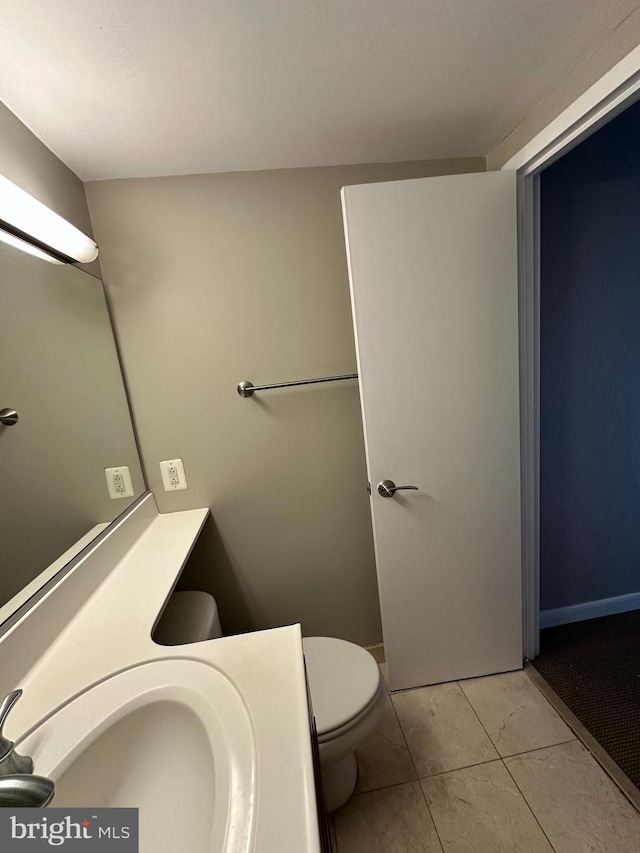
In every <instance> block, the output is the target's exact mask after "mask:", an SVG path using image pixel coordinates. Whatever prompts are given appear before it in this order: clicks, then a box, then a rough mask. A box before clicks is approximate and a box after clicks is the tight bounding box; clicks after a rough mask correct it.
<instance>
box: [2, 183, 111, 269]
mask: <svg viewBox="0 0 640 853" xmlns="http://www.w3.org/2000/svg"><path fill="white" fill-rule="evenodd" d="M0 228H2V229H4V230H5V231H9V232H11V233H12V234H15V236H16V237H18V238H19V239H20V240H21V242H26V243H33V244H35V246H37V247H38V248H39V249H40V250H42V251H43V252H46V251H47V250H49V249H50V250H51V252H52V253H53V254H54V255H56V256H57V257H59V258H60V259H61V260H70V261H77V262H78V263H81V264H88V263H90V262H91V261H95V259H96V258H97V257H98V247H97V246H96V244H95V243H94V241H93V240H92V239H91V238H90V237H87V235H86V234H83V233H82V231H80V230H79V229H78V228H76V227H75V225H72V224H71V223H70V222H67V220H66V219H63V218H62V216H59V215H58V214H57V213H54V212H53V210H51V209H50V208H48V207H47V206H46V205H44V204H42V202H40V201H38V200H37V199H35V198H34V197H33V196H32V195H29V193H28V192H25V191H24V190H23V189H20V187H19V186H17V185H16V184H14V183H13V182H12V181H10V180H9V179H8V178H5V177H3V176H2V175H0ZM3 239H4V238H3ZM16 245H17V244H16ZM19 248H22V246H19ZM25 251H26V250H25ZM32 254H35V253H33V252H32ZM38 257H41V255H38Z"/></svg>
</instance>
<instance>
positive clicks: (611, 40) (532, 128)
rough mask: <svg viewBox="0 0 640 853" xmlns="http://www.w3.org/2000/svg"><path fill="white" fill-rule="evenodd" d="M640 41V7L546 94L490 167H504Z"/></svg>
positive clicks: (505, 141)
mask: <svg viewBox="0 0 640 853" xmlns="http://www.w3.org/2000/svg"><path fill="white" fill-rule="evenodd" d="M639 44H640V8H638V9H636V10H635V11H634V12H632V13H631V14H630V15H629V16H628V17H627V18H625V20H624V21H622V23H621V24H620V25H619V26H618V27H616V29H615V30H613V32H611V33H610V34H608V35H607V37H606V38H604V39H603V41H602V42H601V43H600V44H599V45H598V47H596V48H595V49H594V50H592V51H591V53H590V54H589V55H588V56H586V57H585V58H584V59H583V61H582V62H581V63H580V64H579V65H577V66H576V67H575V68H574V69H573V71H572V73H571V74H569V75H568V76H567V77H566V78H565V79H564V80H563V81H562V83H561V84H560V85H559V86H558V87H557V88H556V89H554V91H553V92H550V93H549V94H547V95H546V96H545V97H544V98H542V99H541V100H540V102H539V104H538V105H537V106H536V108H535V109H534V110H532V111H531V112H530V113H529V115H528V116H527V117H526V118H525V119H524V120H523V121H522V122H520V124H519V125H518V126H517V127H515V128H514V129H513V130H512V131H511V133H509V134H508V135H507V136H506V137H505V139H503V140H502V142H501V143H500V144H499V145H497V146H496V148H494V150H493V151H491V152H490V153H489V154H488V156H487V168H488V169H500V168H501V167H502V166H503V165H504V164H505V163H506V162H507V160H509V159H510V158H511V157H512V156H513V155H514V154H516V153H517V152H518V151H519V150H520V149H521V148H523V147H524V146H525V145H526V144H527V142H529V141H530V140H531V139H533V137H534V136H536V134H538V133H539V132H540V131H541V130H543V129H544V128H545V127H546V126H547V125H548V124H550V122H552V121H553V119H554V118H556V117H557V116H558V115H559V114H560V113H561V112H562V111H563V110H565V109H566V108H567V107H568V106H570V105H571V104H572V103H573V102H574V101H575V100H576V98H578V97H579V96H580V95H581V94H582V93H583V92H585V91H586V90H587V89H588V88H589V87H590V86H592V85H593V84H594V83H595V82H596V81H597V80H599V79H600V78H601V77H602V76H603V75H604V74H606V73H607V71H609V70H610V69H611V68H613V66H614V65H615V64H616V63H618V62H620V60H621V59H623V58H624V57H625V56H626V55H627V54H628V53H630V52H631V51H632V50H633V49H634V48H635V47H637V46H638V45H639Z"/></svg>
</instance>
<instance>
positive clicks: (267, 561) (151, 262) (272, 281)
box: [86, 158, 484, 644]
mask: <svg viewBox="0 0 640 853" xmlns="http://www.w3.org/2000/svg"><path fill="white" fill-rule="evenodd" d="M483 169H484V159H483V158H477V159H473V160H454V161H444V160H442V161H436V162H420V163H399V164H388V165H363V166H346V167H338V168H317V169H295V170H282V171H270V172H248V173H234V174H219V175H201V176H190V177H175V178H156V179H144V180H120V181H105V182H96V183H90V184H88V185H87V187H86V189H87V196H88V199H89V207H90V211H91V218H92V220H93V225H94V229H95V232H96V234H97V236H98V241H99V244H100V246H101V262H102V270H103V273H104V277H105V282H106V284H107V287H108V288H109V291H110V293H111V298H112V301H113V306H114V311H115V321H116V326H117V328H118V334H119V338H120V342H121V346H122V350H123V357H124V363H125V368H126V372H127V377H128V381H129V385H130V389H131V395H132V400H133V409H134V415H135V418H136V424H137V427H138V431H139V435H140V440H141V445H142V452H143V459H144V463H145V467H146V471H147V474H148V477H149V481H150V483H149V484H150V487H151V488H152V490H153V492H154V494H155V495H156V499H157V500H158V503H159V506H160V509H161V511H163V512H171V511H173V510H180V509H188V508H191V507H200V506H209V507H211V509H212V513H213V522H212V523H211V524H210V525H209V528H208V529H207V531H206V533H205V536H204V538H203V540H202V542H201V543H200V544H199V546H198V547H197V551H196V553H195V554H194V559H193V561H192V567H191V570H192V571H193V572H194V575H195V576H197V577H192V578H191V579H189V581H188V582H191V583H200V584H202V585H204V586H205V587H207V588H208V589H210V590H211V591H213V592H214V593H215V594H216V597H217V599H218V602H219V605H220V610H221V617H222V620H223V627H224V628H225V629H226V630H229V631H239V630H243V629H247V628H254V627H256V628H264V627H268V626H272V625H279V624H286V623H290V622H296V621H301V622H302V625H303V629H304V631H305V632H306V633H307V634H312V633H320V634H331V635H335V636H339V637H344V638H346V639H350V640H354V641H356V642H360V643H363V644H369V643H375V642H378V641H379V640H380V638H381V632H380V616H379V606H378V597H377V586H376V580H375V566H374V557H373V543H372V534H371V523H370V516H369V505H368V497H367V493H366V485H367V478H366V471H365V461H364V447H363V435H362V427H361V421H360V409H359V405H360V404H359V399H358V389H357V385H356V383H355V382H343V383H336V384H332V385H321V386H316V387H311V388H300V389H290V390H285V391H273V392H270V393H264V394H261V395H256V396H255V397H254V398H253V399H249V400H243V399H241V398H240V397H239V396H238V395H237V393H236V390H235V388H236V385H237V383H238V382H239V381H240V380H242V379H249V380H251V381H253V382H254V383H256V384H257V383H261V382H276V381H278V380H287V379H304V378H307V377H313V376H323V375H331V374H339V373H350V372H353V371H355V351H354V343H353V334H352V328H351V314H350V302H349V288H348V278H347V269H346V259H345V249H344V239H343V233H342V218H341V208H340V196H339V193H340V188H341V187H342V186H343V185H346V184H354V183H366V182H372V181H383V180H395V179H402V178H412V177H421V176H427V175H436V174H450V173H455V172H465V171H481V170H483ZM176 456H178V457H182V458H183V459H184V463H185V468H186V474H187V478H188V483H189V488H188V490H187V491H182V492H173V493H166V492H164V491H163V490H162V485H161V481H160V474H159V468H158V463H159V462H160V460H162V459H170V458H172V457H176Z"/></svg>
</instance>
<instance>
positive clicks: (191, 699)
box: [19, 659, 256, 853]
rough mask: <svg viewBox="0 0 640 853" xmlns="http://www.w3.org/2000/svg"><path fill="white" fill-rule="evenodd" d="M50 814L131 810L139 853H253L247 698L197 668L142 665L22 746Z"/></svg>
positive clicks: (64, 711) (175, 662)
mask: <svg viewBox="0 0 640 853" xmlns="http://www.w3.org/2000/svg"><path fill="white" fill-rule="evenodd" d="M19 750H20V752H22V753H23V754H26V755H31V756H32V757H33V760H34V772H35V773H38V774H39V775H41V776H48V777H49V778H51V779H53V780H54V782H55V785H56V792H55V796H54V799H53V802H52V803H51V805H52V806H61V807H65V806H68V807H73V806H82V807H91V806H93V807H101V806H129V807H131V806H133V807H138V808H139V810H140V812H139V815H140V851H141V853H165V851H166V853H179V852H180V851H189V853H241V851H242V853H244V851H250V850H253V835H254V825H255V811H256V802H255V799H256V797H255V782H256V749H255V739H254V735H253V730H252V725H251V720H250V717H249V714H248V713H247V709H246V707H245V704H244V702H243V700H242V697H241V696H240V694H239V693H238V691H237V690H236V688H235V687H234V686H233V684H232V683H231V682H230V681H229V679H228V678H227V677H226V676H225V675H223V674H222V673H221V672H220V671H218V670H217V669H215V668H213V667H212V666H209V665H207V664H205V663H202V662H198V661H193V660H184V659H182V660H179V659H169V660H159V661H154V662H150V663H145V664H142V665H140V666H136V667H134V668H132V669H129V670H126V671H125V672H121V673H119V674H118V675H114V676H112V677H110V678H108V679H107V680H106V681H103V682H101V683H100V684H97V685H95V686H94V687H91V688H90V689H89V690H87V691H86V692H84V693H82V694H81V695H80V696H78V697H77V698H75V699H74V700H72V701H71V702H69V703H68V704H67V705H65V706H64V707H63V708H61V709H60V710H59V711H57V712H56V713H55V714H53V715H52V716H51V717H49V718H48V719H47V720H45V721H44V722H42V723H41V724H40V725H39V726H38V727H37V728H35V729H34V730H32V731H31V733H30V734H28V735H27V736H26V737H25V738H22V739H21V741H20V745H19Z"/></svg>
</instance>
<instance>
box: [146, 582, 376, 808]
mask: <svg viewBox="0 0 640 853" xmlns="http://www.w3.org/2000/svg"><path fill="white" fill-rule="evenodd" d="M221 636H222V629H221V627H220V619H219V617H218V607H217V605H216V602H215V599H214V598H213V597H212V596H211V595H209V594H208V593H206V592H197V591H193V592H187V591H181V592H174V593H173V595H172V596H171V598H170V599H169V601H168V602H167V606H166V607H165V609H164V613H163V614H162V617H161V619H160V621H159V622H158V625H157V627H156V629H155V631H154V634H153V639H154V641H155V642H156V643H159V644H160V645H163V646H173V645H181V644H183V643H197V642H199V641H202V640H213V639H215V638H216V637H221ZM302 647H303V651H304V657H305V662H306V668H307V678H308V680H309V691H310V693H311V704H312V705H313V715H314V717H315V720H316V731H317V735H318V749H319V753H320V770H321V773H322V787H323V789H324V797H325V803H326V806H327V810H328V811H330V812H333V811H335V810H336V809H338V808H340V806H342V805H343V804H344V803H346V802H347V800H348V799H349V797H350V796H351V794H353V791H354V789H355V787H356V782H357V781H358V765H357V763H356V757H355V754H354V753H355V751H356V749H358V747H359V746H361V744H363V743H364V741H365V740H366V739H367V738H368V737H369V736H370V735H371V734H372V733H373V730H374V729H375V727H376V725H377V723H378V720H379V719H380V716H381V714H382V709H383V704H384V697H385V688H384V684H383V681H382V678H381V676H380V670H379V668H378V664H377V663H376V662H375V660H374V659H373V657H372V656H371V655H370V654H369V652H367V651H366V650H365V649H363V648H361V647H360V646H356V645H355V644H354V643H348V642H347V641H346V640H337V639H335V638H334V637H305V638H304V639H303V641H302Z"/></svg>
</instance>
